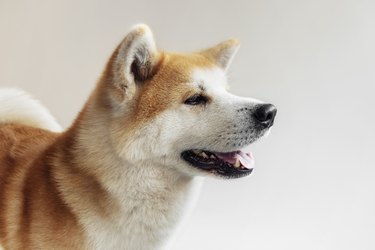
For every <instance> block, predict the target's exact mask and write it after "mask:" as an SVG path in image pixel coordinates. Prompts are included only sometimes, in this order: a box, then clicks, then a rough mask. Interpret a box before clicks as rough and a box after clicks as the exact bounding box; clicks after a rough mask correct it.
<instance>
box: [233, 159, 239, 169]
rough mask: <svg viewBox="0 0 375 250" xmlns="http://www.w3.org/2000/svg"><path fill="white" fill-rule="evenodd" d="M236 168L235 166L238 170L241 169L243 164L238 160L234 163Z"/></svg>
mask: <svg viewBox="0 0 375 250" xmlns="http://www.w3.org/2000/svg"><path fill="white" fill-rule="evenodd" d="M234 166H235V167H236V168H239V167H240V166H241V162H240V160H239V159H236V162H235V163H234Z"/></svg>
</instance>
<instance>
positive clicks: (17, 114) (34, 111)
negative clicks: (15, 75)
mask: <svg viewBox="0 0 375 250" xmlns="http://www.w3.org/2000/svg"><path fill="white" fill-rule="evenodd" d="M0 123H18V124H23V125H27V126H31V127H37V128H42V129H47V130H50V131H53V132H60V131H61V130H62V129H61V127H60V125H59V124H58V123H57V122H56V120H55V119H54V118H53V116H52V115H51V114H50V113H49V111H48V110H47V109H46V108H45V107H44V106H42V105H41V104H40V103H39V102H38V101H37V100H35V99H33V98H32V97H31V96H30V95H28V94H27V93H26V92H24V91H22V90H20V89H16V88H0Z"/></svg>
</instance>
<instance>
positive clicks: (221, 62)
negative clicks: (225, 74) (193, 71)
mask: <svg viewBox="0 0 375 250" xmlns="http://www.w3.org/2000/svg"><path fill="white" fill-rule="evenodd" d="M239 46H240V42H239V41H238V40H237V39H229V40H227V41H224V42H222V43H219V44H217V45H216V46H214V47H212V48H209V49H206V50H203V51H200V53H201V54H202V55H203V56H205V57H207V58H209V59H210V60H212V61H214V62H215V63H216V65H218V66H219V67H221V68H222V69H224V70H227V69H228V67H229V65H230V63H231V61H232V59H233V57H234V55H235V54H236V52H237V50H238V48H239Z"/></svg>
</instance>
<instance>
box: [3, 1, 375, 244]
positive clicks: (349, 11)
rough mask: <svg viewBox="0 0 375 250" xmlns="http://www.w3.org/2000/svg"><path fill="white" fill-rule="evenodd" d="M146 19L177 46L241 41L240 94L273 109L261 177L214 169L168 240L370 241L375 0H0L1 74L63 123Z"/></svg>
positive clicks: (259, 151)
mask: <svg viewBox="0 0 375 250" xmlns="http://www.w3.org/2000/svg"><path fill="white" fill-rule="evenodd" d="M138 22H145V23H147V24H149V25H150V26H151V28H152V29H153V31H154V33H155V36H156V40H157V43H158V45H159V46H160V47H161V48H164V49H166V50H172V51H192V50H197V49H201V48H204V47H207V46H210V45H213V44H214V43H216V42H219V41H221V40H224V39H226V38H229V37H237V38H239V39H240V40H241V41H242V47H241V49H240V52H239V54H238V55H237V57H236V59H235V60H234V62H233V64H232V68H231V69H230V72H229V74H230V79H231V89H232V91H233V92H234V93H237V94H241V95H244V96H251V97H256V98H260V99H263V100H265V101H268V102H272V103H274V104H275V105H276V106H277V107H278V115H277V117H276V122H275V126H274V128H273V131H272V133H271V135H270V136H269V137H268V138H267V139H265V140H263V141H262V142H260V143H258V144H257V145H254V153H255V157H256V159H257V165H256V169H255V173H254V175H253V176H251V177H249V178H244V179H241V180H236V181H220V180H207V181H206V183H205V185H204V187H203V189H202V194H201V197H200V200H199V202H198V205H197V207H196V209H195V211H194V213H193V215H192V217H191V218H190V220H189V221H188V223H187V225H186V227H185V229H184V230H183V233H182V234H180V236H179V237H178V239H177V242H176V243H175V246H174V248H173V249H177V250H191V249H196V250H211V249H212V250H227V249H241V250H242V249H245V250H247V249H255V250H266V249H272V250H284V249H285V250H310V249H311V250H373V249H375V215H374V212H375V195H374V193H375V160H374V157H375V150H374V149H375V147H374V146H375V143H374V139H375V132H374V131H375V130H374V128H375V111H374V109H375V73H374V69H375V1H371V0H369V1H365V0H351V1H348V0H314V1H313V0H311V1H307V0H284V1H277V0H257V1H255V0H243V1H241V0H230V1H211V2H209V1H197V0H191V1H172V0H170V1H148V2H146V1H140V0H138V1H125V0H123V1H108V0H107V1H93V0H91V1H76V0H75V1H74V0H69V1H67V0H64V1H51V0H48V1H47V0H45V1H17V0H8V1H5V0H0V45H1V46H0V84H1V86H3V85H4V86H5V85H7V86H19V87H22V88H24V89H26V90H27V91H29V92H31V93H33V94H34V96H36V97H37V98H38V99H40V100H42V102H43V103H44V104H45V105H46V106H47V107H49V108H50V110H51V111H52V113H53V114H54V115H55V116H56V117H57V119H58V121H59V122H60V123H61V124H62V125H63V126H64V127H67V126H68V125H69V124H70V123H71V122H72V120H73V118H74V117H75V115H76V114H77V112H78V111H79V109H80V108H81V106H82V104H83V103H84V101H85V100H86V98H87V96H88V95H89V92H90V90H92V89H93V87H94V84H95V82H96V79H97V78H98V77H99V75H100V73H101V71H102V69H103V67H104V65H105V62H106V60H107V59H108V57H109V55H110V53H111V52H112V50H113V49H114V48H115V46H116V45H117V43H118V42H119V41H120V40H121V39H122V37H123V36H124V35H125V34H126V32H127V31H128V29H129V27H131V26H132V25H133V24H135V23H138Z"/></svg>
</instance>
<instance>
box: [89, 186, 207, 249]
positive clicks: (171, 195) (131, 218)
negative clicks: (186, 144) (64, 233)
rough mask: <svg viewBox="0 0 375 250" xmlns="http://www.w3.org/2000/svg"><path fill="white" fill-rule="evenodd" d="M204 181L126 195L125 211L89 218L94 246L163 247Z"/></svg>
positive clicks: (113, 247)
mask: <svg viewBox="0 0 375 250" xmlns="http://www.w3.org/2000/svg"><path fill="white" fill-rule="evenodd" d="M199 187H200V183H194V184H193V183H191V184H190V185H188V186H187V187H186V188H184V189H182V190H180V191H179V192H176V190H168V189H163V191H160V192H157V193H156V192H149V193H143V192H137V194H135V193H134V194H132V195H131V196H130V197H129V196H128V197H126V198H124V201H123V206H122V209H121V212H119V213H117V214H116V215H115V216H113V217H112V218H111V220H108V219H101V218H96V219H95V221H90V222H89V221H86V223H85V224H86V225H87V226H89V227H87V226H86V229H88V230H87V232H88V236H89V238H90V242H91V243H92V246H93V248H94V249H131V250H137V249H139V250H146V249H163V246H164V245H165V244H166V243H167V241H168V239H169V238H170V235H171V234H172V233H173V231H174V230H175V228H176V227H177V225H178V223H179V222H180V221H181V219H182V217H183V216H186V215H187V214H188V213H189V210H190V209H191V208H192V206H193V204H194V203H195V201H196V198H197V196H198V192H199Z"/></svg>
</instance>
